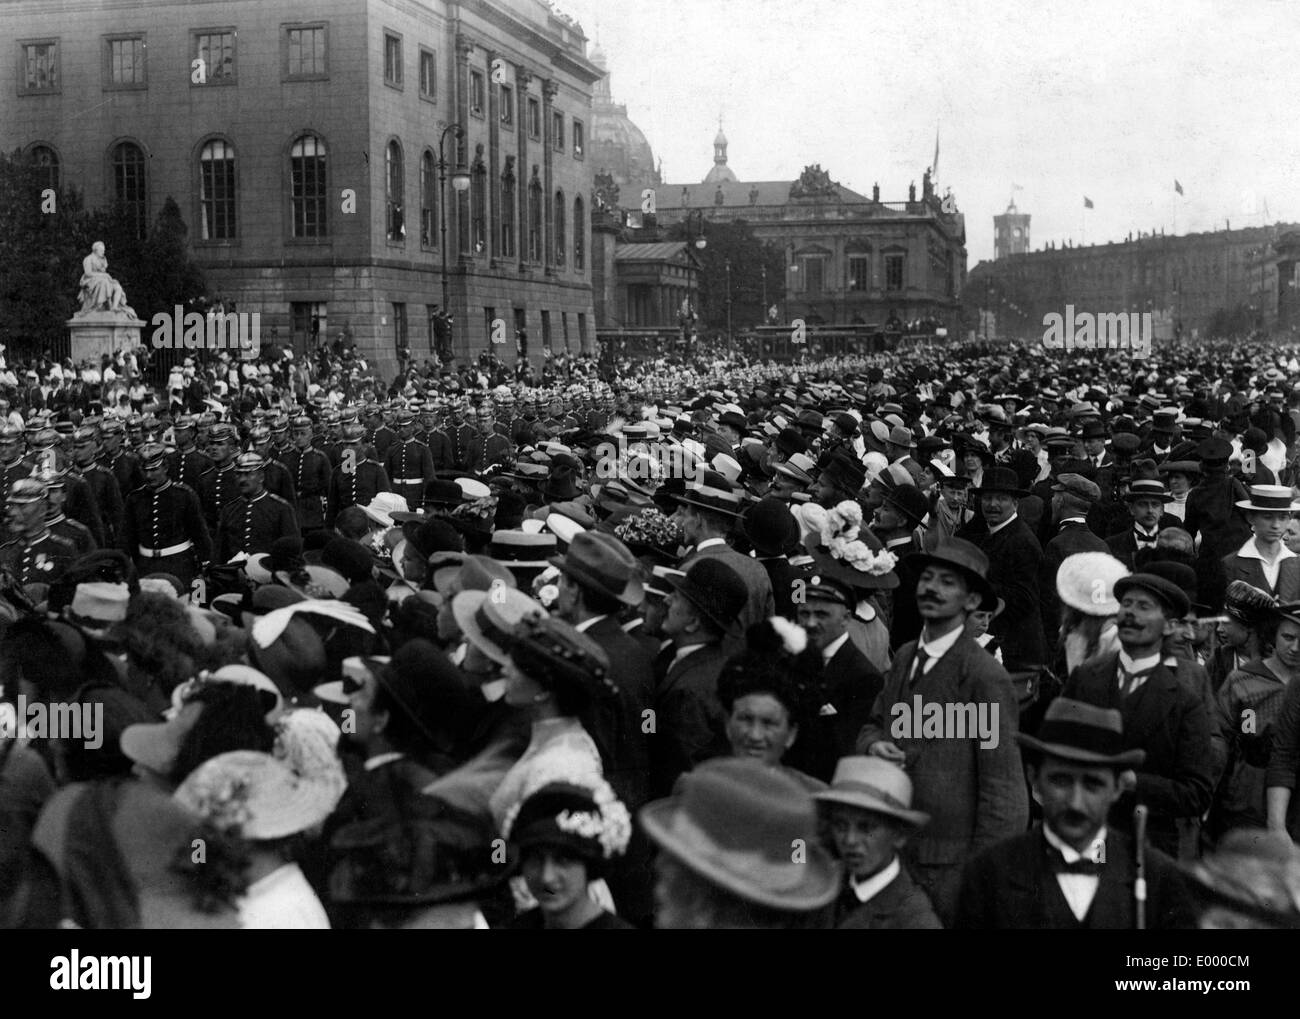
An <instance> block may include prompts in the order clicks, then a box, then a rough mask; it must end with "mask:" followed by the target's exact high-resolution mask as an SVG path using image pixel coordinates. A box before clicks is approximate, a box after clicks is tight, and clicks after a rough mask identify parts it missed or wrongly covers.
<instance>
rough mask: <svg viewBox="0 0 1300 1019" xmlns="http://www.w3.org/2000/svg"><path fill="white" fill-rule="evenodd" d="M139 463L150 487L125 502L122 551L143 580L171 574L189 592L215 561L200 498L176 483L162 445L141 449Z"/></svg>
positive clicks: (188, 488) (148, 445) (145, 484)
mask: <svg viewBox="0 0 1300 1019" xmlns="http://www.w3.org/2000/svg"><path fill="white" fill-rule="evenodd" d="M140 458H141V460H140V465H141V469H142V470H143V472H144V479H145V483H144V484H143V485H141V486H140V487H139V488H137V489H135V491H133V492H130V493H128V495H127V497H126V507H125V510H124V512H123V515H122V538H121V543H120V544H121V548H122V551H123V552H125V553H126V554H127V555H129V556H130V557H131V559H132V560H133V561H134V562H135V567H136V569H137V570H138V571H139V572H140V573H141V574H146V573H170V574H171V575H172V576H174V577H176V579H178V580H179V581H180V582H181V583H182V584H184V585H185V586H186V588H188V587H189V586H190V584H191V583H193V581H194V578H195V577H196V576H198V574H199V570H200V569H201V567H203V566H205V565H206V564H207V563H208V562H209V561H210V560H211V559H212V538H211V537H210V534H209V531H208V526H207V524H206V523H205V522H204V519H203V511H202V509H201V507H200V505H199V497H198V495H197V493H196V492H195V491H194V489H192V488H191V487H190V486H189V485H186V484H182V483H181V482H179V481H172V479H171V475H170V471H169V468H168V464H167V449H166V447H165V446H163V445H162V444H161V443H148V444H147V445H145V446H142V447H141V448H140ZM212 473H213V472H212V471H209V472H208V474H207V475H204V476H205V477H208V476H210V475H211V474H212Z"/></svg>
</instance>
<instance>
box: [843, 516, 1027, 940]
mask: <svg viewBox="0 0 1300 1019" xmlns="http://www.w3.org/2000/svg"><path fill="white" fill-rule="evenodd" d="M915 558H916V560H917V564H918V565H919V566H920V575H919V578H918V580H917V585H916V600H917V606H918V608H919V610H920V613H921V617H922V619H923V620H924V626H923V629H922V630H921V635H920V638H919V639H918V640H916V641H910V642H909V643H907V644H904V645H903V646H902V647H901V648H899V650H898V653H897V654H896V655H895V656H894V660H893V663H892V664H891V665H890V667H889V671H888V673H887V674H886V676H885V686H884V689H883V690H882V691H881V693H880V696H879V697H877V698H876V703H875V705H874V707H873V708H872V711H871V718H870V721H869V722H868V723H867V725H866V726H864V727H863V729H862V732H861V733H860V734H859V735H858V740H857V750H858V752H859V753H865V754H870V755H871V756H874V757H880V758H883V759H884V760H886V761H891V762H892V763H894V764H897V765H900V766H901V767H904V768H905V769H906V770H907V772H908V774H909V775H910V776H911V778H912V783H913V786H914V788H915V794H916V808H917V809H918V810H922V811H924V812H926V813H928V814H929V815H930V817H931V823H930V825H929V826H928V827H927V828H926V829H925V830H924V831H923V832H920V833H918V834H917V835H916V836H915V837H914V838H913V840H912V841H911V843H909V845H908V846H907V850H906V856H907V858H908V860H909V861H910V863H911V864H912V865H913V867H914V873H915V875H916V878H917V880H918V881H919V882H920V884H921V885H922V887H924V888H925V890H926V892H927V893H928V894H929V896H930V900H931V902H933V903H934V908H935V911H936V912H937V913H938V915H939V918H940V919H941V920H944V921H945V922H949V921H951V919H952V916H953V912H954V910H955V907H956V901H957V884H958V881H959V878H960V874H961V867H962V864H963V863H964V862H965V861H966V859H967V858H969V856H970V854H971V853H972V852H973V851H975V850H977V849H980V848H983V847H985V846H988V845H991V844H992V843H994V842H996V841H998V840H999V839H1003V838H1006V837H1008V836H1010V835H1014V834H1017V833H1018V832H1020V831H1022V830H1024V826H1025V823H1026V822H1027V821H1028V818H1029V804H1028V800H1027V796H1026V791H1025V782H1024V775H1023V774H1022V772H1021V768H1020V752H1019V750H1018V748H1017V746H1016V743H1015V740H1014V739H1012V738H1011V737H1012V736H1013V735H1014V733H1015V732H1016V728H1017V713H1018V710H1019V706H1018V704H1017V701H1016V696H1015V692H1014V689H1013V688H1012V685H1011V678H1010V676H1008V675H1007V672H1006V670H1005V669H1003V668H1002V666H1001V665H999V664H998V663H997V661H996V660H995V659H994V658H993V657H992V656H991V655H989V654H988V653H987V652H985V650H984V649H983V648H982V647H981V646H980V645H979V643H978V642H977V641H976V640H975V639H974V638H973V637H967V636H966V635H965V633H964V631H965V626H966V619H967V617H968V616H969V615H970V614H971V613H972V612H975V611H976V610H977V609H979V608H980V606H981V604H984V603H985V602H987V601H988V599H990V598H991V597H993V596H994V591H993V587H992V585H991V584H990V583H989V580H988V572H989V562H988V557H987V556H985V555H984V553H983V552H981V551H980V550H979V549H978V548H977V547H976V546H974V545H972V544H971V543H970V542H968V541H963V540H962V539H960V538H953V539H950V540H949V541H947V542H944V543H942V544H940V545H939V546H938V548H936V549H935V551H934V552H933V553H930V554H918V555H917V556H916V557H915ZM927 705H928V706H929V707H928V710H927ZM980 705H983V706H984V708H983V710H985V712H986V715H988V716H992V717H994V718H996V720H997V724H996V726H995V728H996V729H997V734H996V737H995V738H991V739H987V740H982V739H981V738H980V737H979V735H978V734H976V733H973V732H971V731H970V729H971V728H973V727H970V726H968V727H966V731H965V732H961V733H958V732H956V731H952V732H947V731H945V732H944V737H943V738H936V737H935V736H934V733H933V730H931V734H930V735H929V736H927V735H926V734H925V733H926V730H925V729H924V727H923V726H922V725H921V724H920V719H921V718H923V717H925V715H926V714H927V713H928V714H930V715H933V714H935V713H936V712H937V713H939V714H943V715H944V716H945V717H949V716H951V717H953V718H956V717H957V715H958V713H959V712H961V713H963V717H966V718H969V715H970V709H971V708H972V706H973V707H974V709H975V710H976V711H977V712H978V711H979V710H980Z"/></svg>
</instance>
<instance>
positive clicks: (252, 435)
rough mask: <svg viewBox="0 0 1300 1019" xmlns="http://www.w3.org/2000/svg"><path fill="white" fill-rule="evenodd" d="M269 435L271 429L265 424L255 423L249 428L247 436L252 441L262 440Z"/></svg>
mask: <svg viewBox="0 0 1300 1019" xmlns="http://www.w3.org/2000/svg"><path fill="white" fill-rule="evenodd" d="M270 437H271V429H269V428H267V427H266V425H257V426H255V427H253V428H252V429H250V430H249V432H248V438H249V439H250V440H251V441H253V442H264V441H265V440H267V439H269V438H270Z"/></svg>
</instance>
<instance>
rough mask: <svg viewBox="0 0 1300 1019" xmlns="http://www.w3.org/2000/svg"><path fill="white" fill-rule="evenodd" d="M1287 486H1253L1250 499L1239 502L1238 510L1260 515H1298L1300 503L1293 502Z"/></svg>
mask: <svg viewBox="0 0 1300 1019" xmlns="http://www.w3.org/2000/svg"><path fill="white" fill-rule="evenodd" d="M1292 499H1293V495H1292V493H1291V489H1290V488H1288V487H1287V486H1286V485H1251V486H1250V498H1249V499H1245V500H1243V501H1241V502H1238V503H1237V504H1236V505H1237V508H1238V509H1244V510H1247V511H1254V512H1258V513H1297V512H1300V502H1293V501H1292Z"/></svg>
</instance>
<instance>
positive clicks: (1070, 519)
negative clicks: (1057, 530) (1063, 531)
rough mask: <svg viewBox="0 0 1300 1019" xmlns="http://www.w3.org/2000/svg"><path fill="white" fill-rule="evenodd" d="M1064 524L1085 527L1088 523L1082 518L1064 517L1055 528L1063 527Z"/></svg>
mask: <svg viewBox="0 0 1300 1019" xmlns="http://www.w3.org/2000/svg"><path fill="white" fill-rule="evenodd" d="M1066 524H1083V525H1084V526H1085V527H1087V526H1088V521H1087V520H1086V519H1085V518H1084V517H1066V518H1065V519H1064V520H1062V521H1061V522H1060V523H1059V524H1058V525H1057V526H1058V527H1064V526H1065V525H1066Z"/></svg>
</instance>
